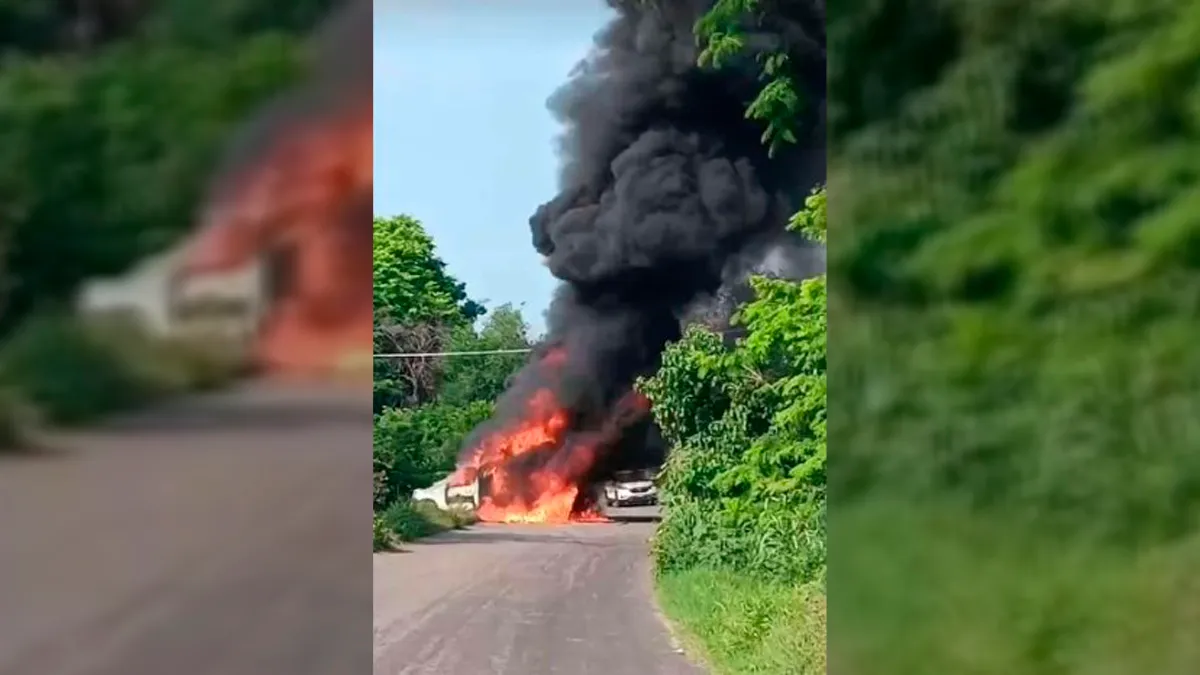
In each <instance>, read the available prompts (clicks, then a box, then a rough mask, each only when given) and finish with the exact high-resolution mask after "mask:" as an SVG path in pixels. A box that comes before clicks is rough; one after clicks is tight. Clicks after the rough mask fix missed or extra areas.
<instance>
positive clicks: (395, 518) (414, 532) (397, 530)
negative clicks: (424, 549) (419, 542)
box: [375, 499, 473, 542]
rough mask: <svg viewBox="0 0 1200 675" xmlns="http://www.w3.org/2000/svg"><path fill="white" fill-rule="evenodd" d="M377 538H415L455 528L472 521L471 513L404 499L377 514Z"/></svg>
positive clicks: (408, 539) (397, 539) (384, 539)
mask: <svg viewBox="0 0 1200 675" xmlns="http://www.w3.org/2000/svg"><path fill="white" fill-rule="evenodd" d="M375 522H376V526H375V528H376V529H375V532H376V535H375V539H376V542H379V541H381V540H382V541H391V542H404V541H413V540H416V539H420V538H422V537H428V536H429V535H431V534H437V533H438V532H443V531H445V530H456V529H460V528H463V527H466V526H467V525H470V524H471V523H472V522H473V519H472V517H471V515H470V514H468V513H466V512H462V511H457V510H454V509H451V510H450V511H442V510H441V509H439V508H438V507H437V506H435V505H433V504H430V503H427V502H413V501H411V500H408V499H402V500H399V501H397V502H394V503H392V504H391V505H390V506H388V507H387V508H386V509H384V510H383V512H382V513H380V514H379V515H378V516H376V521H375Z"/></svg>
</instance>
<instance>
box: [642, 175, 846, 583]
mask: <svg viewBox="0 0 1200 675" xmlns="http://www.w3.org/2000/svg"><path fill="white" fill-rule="evenodd" d="M809 203H810V206H811V207H812V208H813V209H815V210H817V211H823V210H824V199H823V196H821V195H820V194H818V195H817V196H814V198H813V199H810V200H809ZM804 218H805V219H807V220H804V219H798V220H804V222H823V221H824V214H823V213H812V212H807V213H806V214H805V217H804ZM753 286H754V289H755V291H756V297H755V299H754V300H753V301H751V302H750V303H748V304H747V305H746V306H744V307H743V308H742V309H741V311H740V312H739V316H738V317H737V319H736V323H737V324H739V325H741V326H743V327H744V328H746V330H747V331H748V333H747V337H746V338H744V339H743V340H741V341H740V342H739V344H738V345H737V347H736V348H735V349H732V350H731V349H728V348H727V347H726V345H725V341H724V340H723V339H722V337H721V336H720V335H718V334H716V333H713V332H711V331H709V330H706V329H703V328H699V327H693V328H692V329H690V330H689V331H688V332H687V334H686V336H685V337H684V339H683V340H681V341H680V342H678V343H676V344H674V345H671V346H670V347H669V348H668V349H667V351H666V353H665V354H664V356H663V363H662V367H661V368H660V370H659V371H658V373H657V374H656V375H655V376H654V377H652V378H649V379H646V380H643V381H642V382H641V388H642V391H643V392H644V393H645V394H646V395H647V396H648V397H649V398H650V400H651V403H652V406H653V411H654V415H655V419H656V421H657V422H658V424H659V426H660V428H661V429H662V431H663V436H664V438H665V440H666V441H667V442H668V443H669V444H670V445H671V448H672V451H671V453H670V456H669V459H668V461H667V466H666V467H665V468H664V471H663V475H662V488H663V493H664V505H665V506H666V509H667V512H666V517H665V519H664V521H663V523H662V525H661V526H660V528H659V532H658V535H657V537H656V543H655V551H656V556H657V561H658V566H659V569H660V570H672V569H679V568H687V567H692V566H705V567H731V568H734V569H739V570H743V571H746V572H756V573H761V574H766V575H771V576H776V577H781V578H783V579H786V580H807V579H813V578H818V577H819V576H820V575H821V574H822V573H823V572H822V570H823V565H824V550H825V547H824V534H825V526H824V519H825V461H826V455H825V452H826V451H825V331H826V318H825V281H824V279H823V278H818V279H811V280H807V281H804V282H802V283H794V282H789V281H784V280H779V279H768V278H759V279H755V280H754V281H753Z"/></svg>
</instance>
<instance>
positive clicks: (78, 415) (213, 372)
mask: <svg viewBox="0 0 1200 675" xmlns="http://www.w3.org/2000/svg"><path fill="white" fill-rule="evenodd" d="M239 366H240V361H239V360H238V359H237V356H236V354H228V353H223V352H222V351H221V350H220V348H219V346H215V347H214V346H213V345H207V346H204V347H201V346H200V345H196V344H193V343H189V342H186V341H182V340H164V339H159V338H156V337H154V336H153V335H151V334H150V333H148V332H147V331H146V330H144V329H143V328H142V327H141V326H140V325H139V324H138V323H137V322H136V321H134V320H132V319H128V318H125V317H120V316H111V317H104V318H76V317H71V316H65V315H42V316H37V317H33V318H31V319H30V320H29V321H27V322H26V323H25V324H23V325H22V326H20V327H19V328H18V329H17V330H16V331H15V332H14V333H13V334H12V335H11V336H10V337H9V339H8V341H7V342H6V344H5V345H4V346H3V348H0V381H3V382H5V383H7V384H8V385H9V386H10V387H13V388H14V390H15V392H16V395H18V396H19V397H20V398H21V400H23V401H26V402H28V404H29V405H31V406H32V407H33V408H35V409H36V410H37V412H38V413H39V414H40V415H41V416H43V417H44V418H45V420H46V421H47V422H49V423H56V424H73V423H79V422H85V421H88V420H91V419H93V418H95V417H98V416H101V415H105V414H108V413H112V412H117V411H120V410H124V409H128V408H130V407H133V406H137V405H140V404H143V403H147V402H149V401H152V400H155V399H157V398H159V397H162V396H166V395H170V394H175V393H181V392H185V391H191V390H194V389H196V388H204V387H207V386H212V385H214V384H217V383H219V382H224V381H227V380H228V379H230V378H232V377H234V376H236V375H237V374H238V372H239Z"/></svg>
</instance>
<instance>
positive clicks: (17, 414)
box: [0, 388, 34, 452]
mask: <svg viewBox="0 0 1200 675" xmlns="http://www.w3.org/2000/svg"><path fill="white" fill-rule="evenodd" d="M33 422H34V416H33V414H32V411H31V410H30V407H29V405H28V404H27V403H26V402H25V401H24V400H23V399H22V398H21V397H20V396H19V395H18V394H17V392H15V391H14V390H13V389H11V388H0V452H2V451H5V450H15V449H18V448H20V447H21V446H22V444H23V443H24V441H25V437H26V434H27V433H28V431H29V427H30V426H32V424H33Z"/></svg>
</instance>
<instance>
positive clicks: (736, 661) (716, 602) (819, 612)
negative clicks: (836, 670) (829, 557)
mask: <svg viewBox="0 0 1200 675" xmlns="http://www.w3.org/2000/svg"><path fill="white" fill-rule="evenodd" d="M658 601H659V605H660V606H661V607H662V610H663V612H664V613H665V614H666V615H667V618H668V619H670V621H671V622H672V623H673V624H674V625H675V627H676V628H677V629H678V631H679V637H680V638H681V639H682V640H683V642H684V645H685V646H686V648H687V651H688V652H689V653H692V654H696V655H697V656H699V657H700V658H702V659H703V660H704V661H705V662H706V663H707V664H708V665H709V666H710V667H711V668H712V670H713V672H714V673H716V674H717V675H818V674H820V675H823V674H824V673H825V667H826V663H825V593H824V589H823V588H821V587H820V586H818V585H816V584H813V585H807V586H790V585H787V584H782V583H779V582H769V581H762V580H758V579H754V578H751V577H747V576H746V575H739V574H737V573H735V572H729V571H713V570H704V569H691V570H686V571H679V572H666V573H664V574H662V575H660V577H659V579H658Z"/></svg>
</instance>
